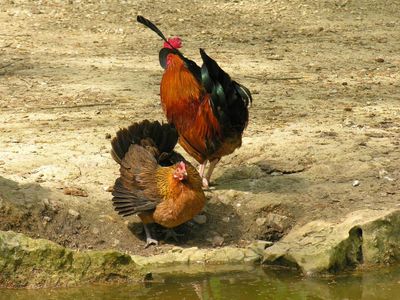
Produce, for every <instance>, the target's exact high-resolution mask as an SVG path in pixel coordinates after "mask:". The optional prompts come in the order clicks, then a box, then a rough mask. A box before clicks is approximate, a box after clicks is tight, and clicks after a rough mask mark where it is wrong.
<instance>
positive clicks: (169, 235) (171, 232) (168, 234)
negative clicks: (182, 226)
mask: <svg viewBox="0 0 400 300" xmlns="http://www.w3.org/2000/svg"><path fill="white" fill-rule="evenodd" d="M180 236H184V234H181V233H176V232H175V231H174V230H173V229H167V230H166V233H165V237H164V241H168V240H170V239H173V240H174V241H175V242H179V240H178V237H180Z"/></svg>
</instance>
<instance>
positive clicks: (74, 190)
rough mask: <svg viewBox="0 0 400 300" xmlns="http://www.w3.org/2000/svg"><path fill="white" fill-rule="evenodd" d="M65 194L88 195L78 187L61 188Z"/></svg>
mask: <svg viewBox="0 0 400 300" xmlns="http://www.w3.org/2000/svg"><path fill="white" fill-rule="evenodd" d="M63 192H64V194H65V195H70V196H78V197H88V196H89V194H88V193H87V192H86V191H85V190H84V189H82V188H80V187H65V188H64V190H63Z"/></svg>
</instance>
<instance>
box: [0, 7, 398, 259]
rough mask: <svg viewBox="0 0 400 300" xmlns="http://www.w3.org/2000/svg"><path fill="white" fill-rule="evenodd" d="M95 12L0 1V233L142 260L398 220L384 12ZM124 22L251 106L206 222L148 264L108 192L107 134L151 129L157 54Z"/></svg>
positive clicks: (134, 224) (388, 15) (390, 46)
mask: <svg viewBox="0 0 400 300" xmlns="http://www.w3.org/2000/svg"><path fill="white" fill-rule="evenodd" d="M99 2H103V1H75V0H70V1H18V0H15V1H7V0H2V1H0V3H1V5H0V24H1V26H0V132H1V138H0V218H1V219H0V220H1V221H0V230H15V231H18V232H23V233H26V234H28V235H30V236H32V237H44V238H48V239H50V240H53V241H56V242H58V243H60V244H62V245H65V246H69V247H72V248H79V249H87V248H90V249H91V248H94V249H104V248H115V249H119V250H123V251H128V252H130V253H136V254H145V255H151V254H154V253H159V252H164V251H166V250H167V249H169V248H171V247H173V246H174V244H177V245H180V246H198V247H215V246H218V245H220V244H223V245H239V246H242V245H246V244H247V243H249V242H250V241H252V240H254V239H268V240H272V241H275V240H278V239H279V238H281V237H282V235H284V234H285V233H287V232H288V231H289V230H290V228H292V227H293V226H295V225H301V224H305V223H306V222H309V221H311V220H315V219H325V220H330V221H340V219H341V218H342V217H343V216H344V215H345V214H347V213H349V212H351V211H354V210H358V209H362V208H370V209H378V210H380V209H389V208H396V207H397V208H398V207H399V205H400V191H399V181H400V154H399V145H400V125H399V124H400V73H399V68H400V28H399V27H400V21H399V18H398V16H399V11H400V3H399V2H398V1H389V0H388V1H383V0H382V1H368V0H364V1H362V0H359V1H357V0H354V1H352V0H348V1H347V0H337V1H336V0H335V1H315V0H314V1H298V0H294V1H283V0H281V1H279V0H276V1H273V0H271V1H269V0H267V1H264V0H253V1H235V0H234V1H209V0H203V1H159V2H154V1H120V3H117V1H104V2H107V3H99ZM108 2H109V3H108ZM153 2H154V3H157V4H154V3H153ZM138 14H142V15H144V16H146V17H148V18H149V19H151V20H153V21H155V22H156V24H157V25H159V26H160V28H161V29H162V30H163V31H164V32H165V33H166V34H167V35H179V36H181V37H182V39H183V41H184V48H183V52H184V53H185V54H186V55H187V56H188V57H190V58H192V59H194V60H195V61H197V62H199V63H200V58H199V53H198V48H199V47H202V48H205V49H206V51H207V52H208V54H209V55H210V56H211V57H213V58H214V59H216V60H217V61H218V62H219V63H220V65H221V66H222V67H223V68H224V69H225V70H226V71H227V72H228V73H230V74H231V75H232V77H233V78H234V79H236V80H237V81H239V82H240V83H242V84H244V85H245V86H247V87H248V88H249V89H250V90H251V91H252V92H253V96H254V104H253V106H252V107H251V111H250V114H251V118H250V119H251V120H250V123H249V126H248V128H247V130H246V132H245V135H244V140H243V146H242V147H241V148H240V149H239V150H237V151H236V152H235V153H234V154H233V155H231V156H229V157H225V158H224V159H223V160H222V162H221V164H220V165H219V166H218V167H217V170H216V172H215V176H214V178H213V179H214V183H215V189H214V190H212V191H210V192H207V196H208V198H209V202H208V204H207V206H206V208H205V210H204V215H205V216H206V217H207V221H206V223H205V224H196V223H194V224H189V225H185V226H183V227H182V228H179V230H180V231H181V232H184V233H185V237H184V238H183V239H182V240H181V241H180V242H178V243H175V242H172V241H167V242H166V243H162V245H161V246H160V247H152V248H149V249H143V246H144V242H143V234H142V233H141V226H140V223H139V221H138V219H137V218H135V217H132V218H130V219H122V218H121V217H119V216H118V215H117V214H116V213H115V212H114V211H113V209H112V205H111V195H110V193H109V192H107V188H108V187H109V186H111V185H112V184H113V182H114V180H115V179H116V177H117V175H118V166H117V164H116V163H115V162H114V161H113V160H112V159H111V156H110V154H109V150H110V135H111V136H113V135H114V134H115V132H116V130H118V128H120V127H123V126H127V125H129V124H130V123H132V122H134V121H140V120H142V119H145V118H148V119H153V120H155V119H157V120H165V119H164V116H163V114H162V111H161V107H160V102H159V95H158V92H159V82H160V78H161V75H162V69H161V67H160V66H159V64H158V50H159V49H160V47H161V46H162V42H161V41H160V39H159V38H158V37H157V36H156V35H155V34H154V33H153V32H151V31H150V30H148V29H145V28H144V27H143V26H142V25H140V24H137V23H136V21H135V20H136V16H137V15H138ZM179 150H180V151H181V153H183V150H182V149H181V148H179ZM185 155H186V153H185ZM159 237H160V238H161V239H162V236H159Z"/></svg>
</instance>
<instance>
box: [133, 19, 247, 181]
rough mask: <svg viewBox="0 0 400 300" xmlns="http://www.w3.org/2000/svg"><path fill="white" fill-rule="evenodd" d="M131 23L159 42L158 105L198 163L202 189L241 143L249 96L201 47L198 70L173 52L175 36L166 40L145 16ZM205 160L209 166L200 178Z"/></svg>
mask: <svg viewBox="0 0 400 300" xmlns="http://www.w3.org/2000/svg"><path fill="white" fill-rule="evenodd" d="M137 21H138V22H140V23H142V24H144V25H145V26H147V27H148V28H150V29H151V30H153V31H154V32H156V33H157V34H158V35H159V36H160V37H161V38H162V39H163V40H164V46H163V48H162V49H161V50H160V53H159V60H160V64H161V66H162V67H163V68H164V69H165V71H164V74H163V77H162V79H161V85H160V96H161V104H162V107H163V110H164V113H165V115H166V117H167V120H168V122H169V123H170V124H173V125H174V126H175V127H176V129H177V131H178V134H179V144H180V145H181V146H182V147H183V148H184V149H185V150H186V152H188V153H189V154H190V155H191V156H192V157H193V158H195V159H196V160H197V161H198V162H199V163H200V164H201V165H200V169H199V172H200V176H201V177H202V181H203V186H204V187H205V188H208V185H209V182H210V178H211V175H212V172H213V170H214V168H215V166H216V164H217V163H218V162H219V161H220V159H221V157H222V156H225V155H229V154H231V153H232V152H233V151H235V149H237V148H239V147H240V146H241V144H242V134H243V131H244V129H245V128H246V126H247V123H248V119H249V111H248V106H249V104H250V103H251V102H252V96H251V93H250V91H249V90H248V89H247V88H246V87H244V86H243V85H241V84H239V83H237V82H236V81H234V80H232V79H231V77H230V76H229V75H228V74H227V73H226V72H225V71H223V70H222V69H221V68H220V67H219V65H218V64H217V62H216V61H215V60H213V59H212V58H211V57H209V56H208V55H207V54H206V52H205V51H204V50H203V49H200V55H201V58H202V60H203V64H202V66H201V67H199V66H198V65H197V64H196V63H195V62H194V61H192V60H190V59H188V58H186V57H185V56H184V55H183V54H182V53H181V52H180V51H179V48H181V46H182V41H181V39H180V38H179V37H175V38H170V39H166V38H165V36H164V35H163V34H162V32H161V31H160V30H159V29H158V28H157V27H156V26H155V25H154V24H153V23H152V22H150V21H149V20H147V19H146V18H144V17H142V16H138V17H137ZM207 162H210V165H209V169H208V171H207V174H205V168H206V165H207Z"/></svg>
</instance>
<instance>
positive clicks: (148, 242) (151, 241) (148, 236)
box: [143, 224, 158, 248]
mask: <svg viewBox="0 0 400 300" xmlns="http://www.w3.org/2000/svg"><path fill="white" fill-rule="evenodd" d="M143 227H144V232H145V233H146V246H144V248H147V247H149V246H150V245H156V246H157V245H158V241H157V240H155V239H153V238H152V237H151V233H150V229H149V227H147V225H146V224H143Z"/></svg>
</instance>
